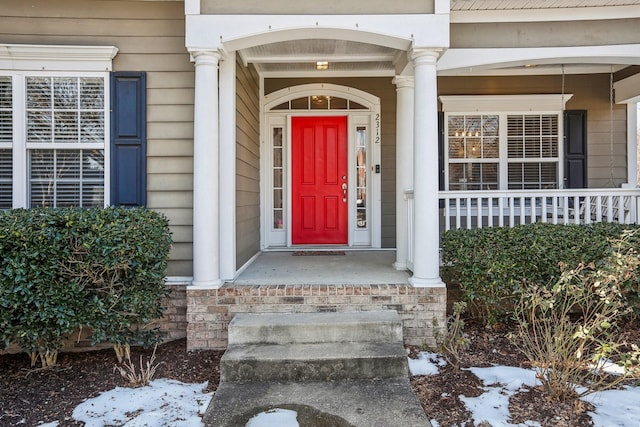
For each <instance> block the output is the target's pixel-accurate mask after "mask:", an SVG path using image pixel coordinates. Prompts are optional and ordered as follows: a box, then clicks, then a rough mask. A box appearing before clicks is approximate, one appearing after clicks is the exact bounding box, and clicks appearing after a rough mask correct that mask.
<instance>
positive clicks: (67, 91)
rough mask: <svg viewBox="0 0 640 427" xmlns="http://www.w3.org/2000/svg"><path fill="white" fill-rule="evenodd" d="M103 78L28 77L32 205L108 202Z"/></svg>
mask: <svg viewBox="0 0 640 427" xmlns="http://www.w3.org/2000/svg"><path fill="white" fill-rule="evenodd" d="M104 89H105V79H104V77H48V76H47V77H44V76H38V77H30V76H28V77H26V118H27V127H26V149H27V159H28V164H29V171H28V182H29V184H28V194H29V197H28V202H29V206H31V207H72V206H78V207H99V206H103V205H104V186H105V185H104V176H105V173H104V169H105V162H104V159H105V156H104V150H105V146H106V141H105V134H106V133H105V116H106V111H105V104H106V101H105V90H104Z"/></svg>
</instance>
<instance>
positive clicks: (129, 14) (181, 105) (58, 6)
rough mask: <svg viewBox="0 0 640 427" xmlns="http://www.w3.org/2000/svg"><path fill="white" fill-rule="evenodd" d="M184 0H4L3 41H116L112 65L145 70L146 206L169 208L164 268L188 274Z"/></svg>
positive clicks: (189, 123) (188, 70)
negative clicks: (166, 264)
mask: <svg viewBox="0 0 640 427" xmlns="http://www.w3.org/2000/svg"><path fill="white" fill-rule="evenodd" d="M184 28H185V26H184V3H183V2H174V1H171V2H141V1H104V0H3V1H2V5H1V6H0V40H1V41H2V42H3V43H33V44H59V45H65V44H69V45H108V46H116V47H117V48H118V54H117V55H116V57H115V58H114V60H113V69H114V71H146V72H147V169H148V175H147V192H148V194H147V206H148V207H150V208H153V209H158V210H161V211H163V212H167V214H168V218H169V221H170V224H171V229H172V231H173V238H174V242H175V243H174V247H173V249H172V252H171V260H172V261H171V263H170V266H169V270H168V274H170V275H180V276H190V275H191V274H192V273H191V241H192V236H191V235H192V232H191V223H192V220H191V216H192V214H191V207H192V194H191V188H192V186H193V177H192V171H193V159H192V156H193V99H194V89H193V88H194V70H193V64H192V63H191V61H190V58H189V54H188V53H187V51H186V48H185V46H184Z"/></svg>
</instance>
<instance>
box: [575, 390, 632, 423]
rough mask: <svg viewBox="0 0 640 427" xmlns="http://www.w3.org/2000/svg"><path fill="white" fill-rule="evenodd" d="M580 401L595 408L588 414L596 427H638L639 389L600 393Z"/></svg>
mask: <svg viewBox="0 0 640 427" xmlns="http://www.w3.org/2000/svg"><path fill="white" fill-rule="evenodd" d="M582 400H584V401H586V402H589V403H591V404H592V405H593V406H595V407H596V410H595V412H589V415H591V419H592V420H593V424H594V425H595V426H596V427H598V426H607V427H614V426H620V427H626V426H640V407H638V402H640V387H625V388H624V389H622V390H607V391H600V392H597V393H593V394H590V395H588V396H586V397H584V398H583V399H582Z"/></svg>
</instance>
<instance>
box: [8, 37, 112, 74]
mask: <svg viewBox="0 0 640 427" xmlns="http://www.w3.org/2000/svg"><path fill="white" fill-rule="evenodd" d="M117 53H118V48H117V47H115V46H59V45H58V46H56V45H51V46H49V45H32V44H24V45H22V44H0V69H3V70H13V71H74V72H82V71H111V60H112V59H113V58H114V57H115V56H116V54H117Z"/></svg>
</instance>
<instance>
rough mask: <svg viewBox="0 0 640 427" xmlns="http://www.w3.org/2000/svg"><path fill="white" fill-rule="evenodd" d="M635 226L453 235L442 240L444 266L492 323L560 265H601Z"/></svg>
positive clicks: (546, 282)
mask: <svg viewBox="0 0 640 427" xmlns="http://www.w3.org/2000/svg"><path fill="white" fill-rule="evenodd" d="M634 227H635V226H629V225H621V224H616V223H598V224H591V225H560V224H557V225H554V224H546V223H536V224H528V225H520V226H516V227H513V228H507V227H496V228H476V229H471V230H466V229H459V230H450V231H447V232H445V233H444V234H443V236H442V261H443V263H444V264H445V265H447V266H448V270H449V271H448V273H447V274H448V277H449V278H450V280H455V281H457V282H458V283H459V285H460V287H461V290H462V294H463V299H464V300H465V301H467V302H469V303H470V305H471V308H472V312H473V313H474V314H476V315H478V316H479V317H481V318H482V319H483V320H484V321H485V322H486V323H488V324H491V323H494V322H496V321H497V320H498V319H500V318H501V317H503V316H504V315H505V314H506V313H507V312H508V311H509V309H510V307H511V306H512V304H513V302H514V301H515V300H516V298H518V295H519V292H520V291H521V290H522V289H524V288H527V287H529V286H531V285H534V284H535V285H541V286H547V285H549V284H550V283H551V282H552V281H554V280H557V278H558V277H559V275H560V267H559V263H561V262H562V263H564V264H565V265H566V266H567V268H574V267H576V266H577V265H579V264H580V263H589V262H596V261H598V260H601V259H603V258H604V257H605V256H606V253H607V251H608V249H609V248H610V243H609V242H610V240H611V239H617V238H619V237H620V236H621V234H622V233H623V231H624V230H627V229H631V228H634Z"/></svg>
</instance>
